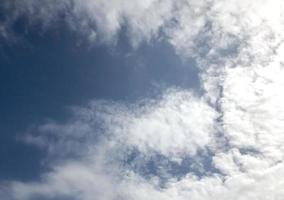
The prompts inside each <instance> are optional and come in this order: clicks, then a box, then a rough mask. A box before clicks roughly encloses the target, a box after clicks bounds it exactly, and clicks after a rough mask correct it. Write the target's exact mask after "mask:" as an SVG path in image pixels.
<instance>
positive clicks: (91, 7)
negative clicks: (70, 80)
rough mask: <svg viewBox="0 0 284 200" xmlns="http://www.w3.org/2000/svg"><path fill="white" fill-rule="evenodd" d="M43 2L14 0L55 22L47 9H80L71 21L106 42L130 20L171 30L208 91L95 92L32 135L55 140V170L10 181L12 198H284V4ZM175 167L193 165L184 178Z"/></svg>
mask: <svg viewBox="0 0 284 200" xmlns="http://www.w3.org/2000/svg"><path fill="white" fill-rule="evenodd" d="M43 2H45V4H43V5H44V6H42V7H41V9H40V10H39V11H36V9H35V8H37V7H38V5H37V3H36V1H21V2H20V1H15V2H14V5H13V6H14V7H16V8H18V9H16V11H15V12H17V13H24V14H26V15H28V16H31V17H32V16H33V15H34V14H35V13H37V12H38V13H39V15H38V17H37V19H36V20H39V21H43V22H42V23H43V24H48V25H50V26H52V24H53V23H55V22H53V21H54V18H49V17H48V16H45V13H47V12H48V11H51V15H50V16H53V17H54V16H56V15H57V14H58V13H59V11H64V10H65V11H66V10H68V12H67V13H68V15H67V17H66V19H65V20H66V22H67V23H68V24H69V25H70V28H71V30H75V31H79V32H80V31H82V33H83V35H85V36H87V37H88V38H89V39H90V38H93V39H95V40H94V41H96V40H101V41H104V42H106V41H115V40H116V39H117V38H116V35H117V34H118V33H119V31H120V30H121V29H122V27H124V26H126V28H127V31H128V34H129V37H130V40H131V41H132V42H133V44H134V45H139V42H141V41H143V40H147V41H148V42H150V41H151V39H157V38H162V39H164V40H166V41H168V42H169V43H171V44H172V45H173V47H175V49H176V51H177V52H178V54H179V55H180V56H181V57H182V58H185V59H186V58H188V57H190V58H194V59H195V60H196V63H197V67H198V68H199V71H200V72H199V76H200V79H201V84H202V88H203V90H204V93H203V95H202V96H201V97H196V95H195V94H194V93H193V92H191V91H177V90H174V91H170V92H166V93H165V95H164V96H163V97H162V98H160V99H156V100H145V101H144V102H143V103H142V104H139V103H137V104H135V105H131V106H130V105H122V104H119V103H115V102H107V101H106V102H97V101H94V102H93V103H91V104H90V105H88V106H86V107H82V108H76V109H74V116H73V117H72V118H71V120H70V122H68V123H66V124H63V125H62V124H61V125H60V124H57V123H51V124H43V125H41V126H39V127H38V128H37V130H36V131H38V132H39V136H37V137H35V136H28V137H27V138H26V142H28V143H32V144H36V145H39V146H41V147H43V148H46V149H47V150H48V152H49V158H48V159H49V161H50V168H51V170H50V171H49V172H47V173H45V174H43V176H42V180H40V181H39V182H29V183H22V182H17V181H14V182H10V183H7V185H8V186H7V187H6V189H5V190H7V191H8V192H6V193H7V194H8V195H9V196H11V198H12V199H33V198H37V197H39V198H47V199H52V198H54V199H55V198H58V197H60V196H67V197H69V196H71V197H70V198H74V199H80V200H89V199H99V200H101V199H102V200H104V199H105V200H109V199H177V200H183V199H189V198H190V199H193V200H199V199H203V200H204V199H205V200H207V199H220V200H222V199H224V200H225V199H244V200H246V199H260V200H266V199H275V200H276V199H281V198H283V196H284V190H283V188H284V185H283V181H282V180H281V178H280V177H282V176H283V173H284V164H283V156H284V152H283V150H284V149H283V145H282V144H283V142H284V137H283V128H284V127H283V124H284V123H283V120H284V116H283V111H284V106H283V104H282V102H283V100H284V95H283V94H282V93H281V91H282V89H283V88H284V82H283V78H281V77H283V75H284V72H283V63H284V61H283V57H282V56H281V55H282V54H283V51H284V45H283V39H284V35H283V33H284V32H283V31H284V16H283V11H284V7H283V6H284V4H283V2H281V1H280V0H275V1H268V0H261V1H253V0H246V1H245V0H241V1H237V0H229V1H225V0H219V1H217V0H216V1H215V0H207V1H206V0H203V1H195V0H188V1H186V0H180V1H154V0H152V1H150V0H149V1H143V2H142V1H131V2H127V3H126V2H124V1H107V2H103V1H99V0H89V1H80V2H75V1H74V2H73V1H61V3H59V4H58V2H57V1H52V2H50V1H49V2H47V1H43ZM19 5H21V7H19ZM14 16H15V15H14ZM8 21H9V20H8V19H7V20H6V24H9V23H12V22H11V20H10V22H9V23H8ZM7 26H8V25H7ZM47 27H48V26H47ZM78 27H80V29H79V30H76V29H78ZM3 30H4V29H3ZM5 30H8V27H7V28H5ZM54 137H55V138H56V140H55V141H56V142H52V141H53V140H52V139H51V138H54ZM74 147H76V148H74ZM55 152H60V155H57V154H56V153H55ZM58 157H60V159H58ZM204 157H205V158H206V159H205V160H206V162H205V161H204V159H203V158H204ZM186 159H189V162H188V163H186V162H184V161H185V160H186ZM202 160H203V161H202ZM185 163H186V164H185ZM194 165H196V166H198V167H197V168H199V169H200V170H199V171H198V173H197V171H196V170H194V167H193V166H194ZM141 166H146V167H141ZM174 167H180V168H179V169H186V168H187V169H188V170H184V173H183V174H181V175H179V176H177V174H176V173H172V171H173V168H174ZM213 169H214V170H213ZM145 170H148V172H147V173H145ZM3 187H4V186H3ZM3 190H4V189H3Z"/></svg>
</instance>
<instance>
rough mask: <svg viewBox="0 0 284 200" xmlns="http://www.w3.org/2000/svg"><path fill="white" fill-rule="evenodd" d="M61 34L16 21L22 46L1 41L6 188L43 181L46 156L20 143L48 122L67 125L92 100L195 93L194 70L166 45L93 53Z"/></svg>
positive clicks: (102, 48) (123, 43) (122, 43)
mask: <svg viewBox="0 0 284 200" xmlns="http://www.w3.org/2000/svg"><path fill="white" fill-rule="evenodd" d="M59 26H60V25H58V27H57V28H56V29H52V30H47V31H45V32H42V31H40V28H39V27H36V26H35V27H33V26H32V27H28V24H27V22H26V20H24V19H19V20H18V21H16V22H15V24H14V26H13V31H15V32H16V34H17V36H18V37H19V38H20V39H19V40H20V41H19V42H17V43H16V44H7V43H5V41H4V44H3V46H2V49H1V51H2V55H1V132H2V136H1V143H2V144H1V147H2V148H1V159H2V161H1V162H0V163H1V170H0V173H1V179H3V180H5V179H8V180H10V179H13V178H19V179H23V180H26V179H28V180H29V179H32V178H36V176H38V175H39V174H38V173H39V172H40V171H41V169H40V168H41V166H40V161H41V158H40V157H41V156H42V152H38V150H37V149H34V148H33V147H31V146H28V145H25V144H23V143H22V142H20V141H19V138H21V137H22V136H23V135H24V134H26V132H27V131H28V130H29V129H30V127H32V126H36V125H38V124H40V123H43V122H45V121H48V120H58V121H64V120H66V119H67V118H68V114H70V113H69V112H68V107H70V106H75V105H83V104H85V103H87V102H88V101H90V100H92V99H94V98H95V99H104V100H113V101H123V102H127V103H128V102H135V101H138V100H139V99H141V98H146V97H155V96H157V95H159V94H161V93H162V92H163V91H164V90H166V89H168V88H171V87H177V88H186V89H189V88H196V89H197V90H198V87H199V80H198V75H197V69H196V68H194V62H193V61H191V60H189V61H183V60H182V59H180V58H179V57H178V56H177V55H176V53H175V51H174V49H173V48H172V47H171V46H170V44H168V43H167V42H164V41H157V42H155V43H151V44H147V43H144V44H141V46H140V47H139V48H137V49H134V48H133V47H131V46H130V44H129V41H127V39H126V38H125V37H126V36H125V35H124V33H121V36H120V37H121V38H120V39H119V43H118V44H115V45H113V46H107V45H103V44H101V45H94V46H90V45H88V44H87V43H86V42H85V43H84V42H81V43H82V44H78V43H80V41H79V40H80V38H78V37H76V35H75V34H72V33H70V31H68V30H67V28H64V24H62V26H63V28H59ZM188 65H192V67H188ZM11 156H12V157H13V159H11ZM35 158H36V159H35ZM23 162H24V164H23ZM23 169H24V171H25V173H23Z"/></svg>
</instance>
